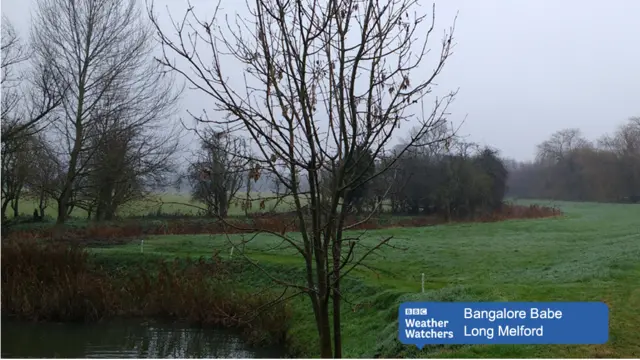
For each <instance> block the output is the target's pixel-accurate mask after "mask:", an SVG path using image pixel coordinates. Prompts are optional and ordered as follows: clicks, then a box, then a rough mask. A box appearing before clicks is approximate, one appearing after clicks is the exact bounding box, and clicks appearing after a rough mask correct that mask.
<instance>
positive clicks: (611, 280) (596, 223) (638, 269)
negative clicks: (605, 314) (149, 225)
mask: <svg viewBox="0 0 640 360" xmlns="http://www.w3.org/2000/svg"><path fill="white" fill-rule="evenodd" d="M557 205H559V206H560V208H561V209H562V210H563V211H564V212H565V214H566V215H565V216H563V217H556V218H547V219H535V220H513V221H504V222H489V223H460V224H452V225H442V226H430V227H395V228H389V229H380V230H369V231H367V233H366V235H365V237H364V240H363V243H364V245H365V246H366V245H367V244H368V245H372V244H375V243H376V242H377V241H378V239H379V238H381V237H387V236H393V237H394V240H393V242H392V245H394V247H393V248H388V249H385V251H383V252H381V253H380V254H378V255H375V256H372V257H371V258H369V260H368V261H367V262H366V267H362V268H360V269H359V270H357V271H354V272H352V273H351V274H350V276H349V277H348V278H346V279H345V281H344V282H343V291H344V295H345V297H346V300H345V302H344V304H343V308H342V314H343V337H344V338H343V343H344V352H343V354H344V356H345V357H414V358H415V357H483V358H484V357H493V358H496V357H497V358H505V357H507V358H514V357H515V358H523V357H525V358H527V357H546V358H557V357H581V358H594V357H621V358H624V357H626V358H629V357H634V356H637V354H640V335H638V333H637V331H635V330H636V329H637V327H638V325H639V324H640V313H638V311H637V309H639V308H640V260H639V259H640V234H639V233H638V228H637V224H638V223H637V219H638V218H640V206H638V205H614V204H590V203H558V204H557ZM243 236H244V235H242V234H233V235H229V237H227V236H225V235H215V234H211V235H166V236H150V237H148V238H147V239H145V240H144V243H143V244H141V243H140V242H139V241H138V242H129V243H126V244H119V245H115V244H114V245H111V246H93V247H91V249H90V252H91V257H90V259H91V261H92V262H93V264H94V266H97V267H102V268H103V269H105V271H106V272H107V273H109V274H120V273H127V272H132V271H140V272H143V273H153V272H154V271H155V270H154V264H156V263H157V261H158V260H159V259H174V258H179V259H197V258H199V257H211V254H212V253H213V252H215V253H217V258H218V259H219V261H220V262H222V263H223V264H224V266H227V267H228V268H233V271H232V272H230V273H229V275H228V277H225V281H224V282H223V284H233V287H232V289H233V290H234V291H236V292H238V293H243V294H247V293H258V294H260V293H264V292H265V291H266V290H269V289H270V290H271V291H274V292H272V293H271V294H272V295H271V296H278V295H280V293H279V292H278V290H280V291H282V288H281V287H280V286H279V285H277V284H274V283H273V282H272V281H271V279H270V277H269V276H267V275H265V273H264V272H263V271H262V270H264V271H266V272H267V273H269V274H271V275H274V276H277V277H278V278H279V279H283V280H287V281H292V282H296V283H303V282H304V277H303V271H304V270H303V266H302V262H301V259H300V257H299V256H297V255H296V254H295V251H293V250H292V249H288V248H284V247H282V244H281V241H279V239H278V238H277V237H273V236H268V235H260V236H259V237H257V238H256V239H255V241H253V242H251V243H249V244H247V246H246V249H245V252H246V254H247V256H248V257H249V258H251V259H252V260H254V261H257V262H258V263H259V264H260V267H261V268H262V270H257V269H256V267H254V266H252V265H250V264H248V263H246V262H245V261H244V260H243V259H242V257H240V256H239V255H238V253H237V252H236V253H235V254H232V252H231V251H230V250H231V246H230V241H239V240H240V239H241V238H242V237H243ZM3 256H4V252H3ZM3 260H4V259H3ZM43 261H44V260H43ZM3 266H4V261H3ZM423 273H424V275H425V290H426V291H425V293H421V291H420V288H421V284H420V281H421V277H422V274H423ZM3 274H4V272H3ZM110 276H112V275H110ZM4 290H5V289H4V284H3V294H4V292H5V291H4ZM203 295H206V294H203ZM3 300H4V299H3ZM420 300H431V301H605V302H606V303H607V304H608V305H609V307H610V311H611V321H610V324H611V328H610V341H609V342H608V343H607V344H605V345H597V346H564V345H556V346H526V345H513V346H510V345H502V346H427V347H425V348H424V349H423V350H422V351H419V350H418V349H417V348H416V347H415V346H405V345H402V344H400V343H399V342H398V340H397V311H398V310H397V309H398V305H399V304H400V303H401V302H404V301H420ZM288 304H289V307H288V308H289V311H290V313H291V315H290V321H289V325H290V326H288V329H287V340H288V341H287V343H288V346H289V349H290V352H291V353H292V354H294V355H297V356H301V357H314V356H317V345H316V344H317V331H316V328H315V323H314V320H313V314H312V312H311V307H310V304H309V300H308V299H307V298H306V297H304V296H300V297H298V298H295V299H293V300H291V301H290V302H289V303H288ZM3 306H4V301H3ZM3 311H4V309H3Z"/></svg>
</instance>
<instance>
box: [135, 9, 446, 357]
mask: <svg viewBox="0 0 640 360" xmlns="http://www.w3.org/2000/svg"><path fill="white" fill-rule="evenodd" d="M229 3H230V2H229ZM229 3H225V6H226V5H230V4H229ZM234 3H235V2H234ZM419 8H420V6H419V1H418V0H390V1H375V0H368V1H365V0H301V1H287V0H255V1H252V2H248V9H247V12H248V14H235V18H234V16H231V17H230V16H220V15H221V13H220V12H221V11H222V10H221V6H220V4H218V7H217V8H216V10H215V12H214V13H211V14H209V17H208V18H202V17H201V16H200V15H201V14H202V11H201V10H200V9H197V10H196V8H195V7H194V6H191V5H189V7H188V8H187V9H186V10H185V13H184V14H181V17H180V18H181V20H179V21H173V18H174V17H173V16H172V22H171V23H172V25H173V26H172V27H165V26H164V25H163V24H162V21H159V18H158V15H157V14H156V13H155V11H154V7H153V5H151V6H150V7H149V9H148V10H149V15H150V17H151V19H152V21H153V23H154V25H155V27H156V33H157V38H158V39H159V41H160V43H161V44H162V49H163V56H162V57H161V58H159V59H158V60H159V61H160V62H161V63H162V64H163V65H164V66H165V67H166V68H167V70H171V71H175V72H177V73H179V74H181V76H182V77H184V79H185V80H186V81H187V83H189V84H190V85H191V86H192V87H193V88H195V89H197V91H200V92H201V93H202V94H206V95H207V96H208V97H209V98H210V99H211V104H212V106H214V107H215V108H214V110H216V111H218V112H219V114H220V115H219V116H216V117H215V118H211V117H204V116H200V117H196V120H197V121H199V122H202V123H209V124H211V125H212V126H215V127H218V126H222V127H224V128H228V129H235V131H238V132H241V133H242V134H243V135H244V136H247V137H248V138H250V143H251V145H252V146H253V152H255V154H256V155H254V156H253V159H252V164H253V168H252V169H250V170H251V174H252V176H254V177H256V178H257V177H259V176H260V174H261V173H265V172H268V173H270V174H271V175H272V176H275V177H277V178H278V180H279V181H280V183H281V184H282V185H283V186H284V188H286V190H287V191H286V193H287V194H289V197H290V199H292V202H293V206H294V209H295V217H296V223H297V228H298V229H299V230H300V232H301V236H299V237H293V236H290V235H289V234H288V233H287V232H286V229H285V228H283V229H282V231H276V232H273V231H272V230H271V229H260V228H256V229H251V230H253V231H254V233H252V234H251V237H250V238H248V239H246V241H249V240H251V239H253V238H255V235H256V234H259V233H260V232H271V233H272V234H274V235H275V236H278V237H280V238H281V239H282V241H283V242H284V243H286V244H288V246H290V247H291V248H292V249H295V251H296V253H297V254H299V255H300V257H301V258H302V261H303V262H304V264H305V265H304V266H305V276H304V277H301V278H300V279H298V281H297V282H292V281H285V280H283V279H280V278H279V277H278V274H273V273H268V272H266V271H265V273H266V274H267V275H268V276H270V277H271V278H272V279H273V280H274V281H276V282H277V283H279V284H282V285H283V286H285V287H286V288H289V289H291V288H293V289H297V290H296V291H294V292H293V294H296V293H304V294H307V295H308V297H309V299H310V301H311V306H312V308H313V313H314V315H315V321H316V325H317V330H318V335H319V346H320V355H321V356H322V357H325V358H326V357H341V356H342V341H341V339H342V336H341V329H340V303H341V298H342V292H343V289H341V280H342V279H344V277H345V276H347V275H348V274H349V273H351V271H352V270H353V269H354V268H356V267H357V266H358V265H360V264H362V261H363V260H364V259H365V258H366V257H367V256H368V255H370V254H371V253H372V252H374V251H377V250H379V249H381V248H382V247H383V245H388V242H389V240H390V239H389V238H383V239H379V240H377V241H376V242H375V243H373V244H372V243H371V239H370V238H366V239H365V238H364V237H362V236H361V234H354V233H352V232H346V230H348V229H349V228H350V227H353V226H354V225H355V224H354V223H352V222H349V221H348V211H347V210H348V207H349V202H348V201H347V202H345V201H343V199H345V198H348V197H349V193H350V192H352V191H354V189H357V188H358V187H360V186H361V185H362V184H365V183H367V182H369V181H371V180H372V179H374V178H375V177H376V176H378V175H380V174H381V173H384V172H385V171H387V170H388V169H389V167H390V166H392V165H393V161H388V162H386V166H383V167H379V166H376V167H375V171H374V172H373V173H371V174H366V176H364V175H365V174H362V173H361V172H362V171H364V172H367V171H369V169H370V168H371V167H370V166H363V164H362V161H361V160H360V157H363V156H365V155H366V156H367V158H368V161H369V162H371V165H373V162H375V161H376V159H379V158H380V157H381V156H382V155H383V154H385V153H386V152H388V150H390V148H391V147H392V146H393V145H394V144H395V143H394V141H395V138H396V137H395V136H394V134H395V133H396V132H398V129H399V128H401V125H405V126H408V127H410V128H414V131H413V132H412V135H411V138H410V139H409V141H407V142H406V143H405V145H403V147H402V149H401V151H398V152H396V153H395V156H396V158H397V157H399V156H401V155H402V153H403V152H404V151H405V150H407V149H408V148H410V147H412V146H414V145H415V144H417V143H420V144H421V145H426V144H424V143H423V142H420V141H419V140H420V139H424V138H425V137H427V136H426V135H427V134H429V133H431V131H432V129H433V128H434V126H435V125H436V124H438V123H440V122H441V121H442V119H443V118H444V117H446V115H447V114H446V109H447V106H448V105H449V104H450V102H451V101H452V100H453V98H454V96H455V92H444V93H443V94H442V96H441V97H436V96H433V97H432V98H431V99H428V97H429V94H431V93H432V90H433V86H434V85H435V83H434V80H435V79H436V77H438V75H439V74H440V73H441V72H442V70H443V67H444V65H445V62H446V61H447V59H448V58H449V57H450V56H451V54H452V48H453V43H452V41H453V38H452V33H453V27H451V28H449V30H448V31H445V34H444V38H443V39H442V41H441V43H440V44H439V45H438V47H439V51H437V53H436V54H434V56H433V57H430V56H428V55H429V50H430V47H429V41H430V40H431V39H432V37H433V34H434V28H435V26H434V22H435V15H434V14H433V12H430V13H429V14H428V15H419V14H415V12H414V10H419ZM434 10H435V7H434ZM220 20H222V21H220ZM176 57H177V60H176V59H175V58H176ZM428 59H430V60H433V61H432V62H431V64H429V61H427V60H428ZM427 103H429V104H430V105H429V106H427V105H426V104H427ZM449 136H450V135H444V136H440V137H436V138H432V140H431V141H432V142H443V141H447V139H448V138H449ZM362 150H366V151H362ZM354 157H356V159H354ZM354 164H356V165H357V166H355V165H354ZM327 172H329V173H330V177H331V179H332V181H323V175H325V176H326V174H327ZM325 179H326V177H325ZM323 186H324V187H329V189H323ZM374 211H375V209H374ZM236 226H237V225H236ZM283 226H284V224H283ZM358 246H362V249H360V250H357V251H356V250H355V249H356V247H358ZM356 254H358V255H357V256H356ZM247 258H248V256H247ZM248 259H249V258H248ZM249 261H251V260H250V259H249ZM254 264H255V263H254ZM255 265H256V266H259V265H257V264H255ZM332 327H333V331H332Z"/></svg>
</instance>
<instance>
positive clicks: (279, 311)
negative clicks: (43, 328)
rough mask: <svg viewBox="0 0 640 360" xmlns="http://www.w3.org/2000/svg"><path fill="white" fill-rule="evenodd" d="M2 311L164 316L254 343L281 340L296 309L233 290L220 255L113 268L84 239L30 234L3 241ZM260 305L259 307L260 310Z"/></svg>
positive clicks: (54, 316)
mask: <svg viewBox="0 0 640 360" xmlns="http://www.w3.org/2000/svg"><path fill="white" fill-rule="evenodd" d="M1 257H2V295H1V296H2V313H3V315H6V316H12V317H17V318H20V319H25V320H32V321H82V322H88V321H98V320H101V319H104V318H107V317H114V316H127V317H137V316H139V317H162V318H168V319H180V320H186V321H189V322H191V323H193V324H200V325H208V326H223V327H234V328H240V329H243V330H244V331H245V335H247V340H249V341H251V342H255V343H272V342H280V341H281V340H283V339H284V336H285V334H286V330H287V327H288V319H289V317H290V311H289V309H288V307H287V305H286V304H284V303H275V304H273V305H271V306H268V307H265V305H266V304H269V303H270V302H272V300H274V298H275V295H274V294H273V293H270V292H264V293H261V294H259V295H255V294H250V293H244V292H238V291H233V290H232V289H231V287H230V286H229V285H228V282H227V281H225V279H226V278H227V276H228V273H227V271H228V269H225V265H224V264H223V263H222V262H220V261H219V260H218V259H216V258H215V257H213V258H212V259H209V260H205V259H203V258H201V259H199V260H195V261H193V260H181V261H177V260H176V261H171V262H167V261H162V260H159V261H158V262H157V263H156V264H155V266H153V267H152V268H149V267H139V268H137V269H135V270H134V271H128V272H125V273H122V272H121V273H118V274H114V273H108V272H107V271H105V270H103V269H102V268H101V267H99V266H95V265H94V264H92V263H91V261H90V258H89V255H88V253H87V252H86V251H85V250H84V249H83V248H81V247H79V246H72V245H68V244H63V243H52V242H45V243H38V242H36V241H34V240H30V239H26V240H22V241H17V240H9V241H3V244H2V254H1ZM257 309H261V310H260V311H256V310H257Z"/></svg>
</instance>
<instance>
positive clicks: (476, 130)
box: [2, 0, 640, 160]
mask: <svg viewBox="0 0 640 360" xmlns="http://www.w3.org/2000/svg"><path fill="white" fill-rule="evenodd" d="M31 3H32V1H31V0H20V1H18V0H2V14H3V15H6V16H7V17H9V19H10V21H11V22H12V24H13V25H14V27H15V28H16V30H17V31H18V32H19V34H20V35H21V37H23V38H25V39H26V38H27V37H28V30H29V21H30V11H31V9H30V4H31ZM141 3H142V4H143V3H144V1H143V0H141ZM167 4H171V5H170V8H169V9H170V11H172V12H173V13H174V16H178V17H179V16H181V15H182V12H183V11H184V9H185V8H186V6H187V5H186V4H187V3H186V1H184V0H156V6H157V7H158V9H159V14H160V15H161V18H164V21H166V10H165V8H166V6H167ZM192 4H193V5H195V7H196V11H197V13H198V14H199V15H201V16H206V15H208V14H212V12H213V8H214V6H215V4H216V1H213V0H193V1H192ZM223 4H224V5H223V6H224V8H225V10H226V12H230V11H233V10H234V6H237V7H242V8H243V7H245V2H244V1H242V0H234V1H232V0H225V1H223ZM430 4H431V2H426V1H425V2H424V6H430ZM436 6H437V12H436V17H437V19H436V27H437V29H438V30H439V31H438V32H437V34H441V33H442V31H443V30H444V29H445V28H448V27H449V26H450V25H451V24H452V21H453V18H454V16H455V15H456V12H459V16H458V20H457V25H456V33H455V39H456V43H457V45H456V49H455V54H454V55H453V57H452V58H451V59H450V60H449V63H448V64H447V65H446V66H445V70H444V72H443V74H442V75H441V76H440V77H439V78H438V80H437V81H436V82H437V84H438V86H439V89H440V90H454V89H456V88H460V92H459V94H458V96H457V98H456V101H455V103H454V104H453V105H452V106H451V107H450V112H451V113H452V115H451V120H452V121H454V122H460V121H461V120H462V119H463V118H465V117H466V120H465V123H464V126H463V127H462V129H461V134H462V135H467V136H468V137H467V139H468V140H471V141H475V142H479V143H481V144H486V145H491V146H493V147H495V148H498V149H500V150H501V153H502V155H504V156H508V157H513V158H516V159H519V160H528V159H532V158H533V156H534V151H535V145H536V144H538V143H540V142H541V141H543V140H545V139H546V138H548V137H549V135H550V134H552V133H553V132H555V131H556V130H559V129H563V128H569V127H577V128H580V129H582V131H583V133H584V134H585V135H586V136H587V137H588V138H590V139H595V138H597V137H599V136H600V135H602V134H604V133H606V132H611V131H613V130H614V129H615V127H616V126H618V125H619V124H621V123H622V122H624V121H625V120H626V119H627V118H628V117H630V116H640V46H639V45H640V23H639V22H638V19H640V1H636V0H626V1H624V0H612V1H607V2H602V1H595V0H562V1H558V0H529V1H524V0H521V1H513V0H510V1H509V0H501V1H500V0H466V1H465V0H446V1H437V2H436ZM422 10H423V11H426V10H428V8H426V7H425V8H423V9H422ZM168 25H169V26H170V24H168ZM169 30H170V29H169V28H167V31H169ZM438 40H439V38H434V43H433V48H434V50H436V49H437V47H438V43H437V41H438ZM208 102H210V101H209V100H208V98H207V97H206V96H205V95H202V94H199V93H186V94H185V96H184V97H183V100H182V108H183V112H184V110H186V109H190V110H192V111H193V112H196V113H198V112H200V111H201V110H202V109H203V108H206V105H205V104H206V103H208ZM184 116H185V117H187V115H186V113H184Z"/></svg>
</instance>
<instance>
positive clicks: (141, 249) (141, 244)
mask: <svg viewBox="0 0 640 360" xmlns="http://www.w3.org/2000/svg"><path fill="white" fill-rule="evenodd" d="M143 252H144V239H141V240H140V253H141V254H142V253H143Z"/></svg>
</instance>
